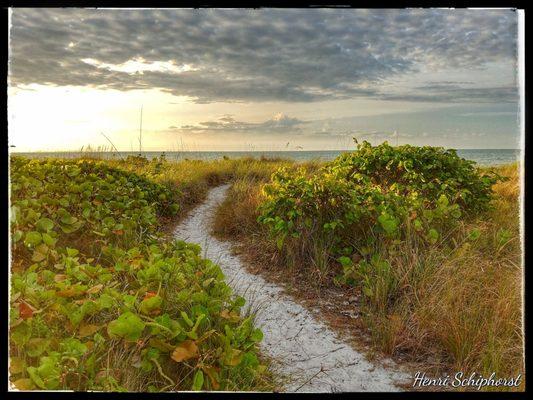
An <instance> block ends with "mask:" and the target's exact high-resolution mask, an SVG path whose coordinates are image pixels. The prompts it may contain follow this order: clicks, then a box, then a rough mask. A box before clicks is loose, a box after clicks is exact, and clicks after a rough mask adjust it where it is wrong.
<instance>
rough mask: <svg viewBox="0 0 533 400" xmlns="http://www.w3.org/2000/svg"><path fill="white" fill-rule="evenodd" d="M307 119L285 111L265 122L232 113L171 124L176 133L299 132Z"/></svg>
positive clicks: (170, 127)
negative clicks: (242, 117)
mask: <svg viewBox="0 0 533 400" xmlns="http://www.w3.org/2000/svg"><path fill="white" fill-rule="evenodd" d="M307 123H308V122H307V121H302V120H299V119H297V118H292V117H288V116H287V115H285V114H283V113H279V114H276V115H274V116H273V117H272V118H270V119H268V120H266V121H263V122H242V121H237V120H236V119H235V118H233V116H231V115H227V114H226V115H223V116H221V117H220V118H218V119H215V120H208V121H203V122H200V123H198V124H196V125H182V126H180V127H177V126H174V125H173V126H169V128H168V129H169V131H171V132H176V133H193V134H206V133H207V134H216V133H269V134H272V133H285V134H287V133H293V134H294V133H299V132H302V128H303V126H304V125H305V124H307Z"/></svg>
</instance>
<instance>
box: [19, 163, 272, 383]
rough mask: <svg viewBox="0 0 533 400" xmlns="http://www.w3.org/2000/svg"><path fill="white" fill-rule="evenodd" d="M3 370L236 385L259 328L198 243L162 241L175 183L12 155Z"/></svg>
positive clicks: (28, 375)
mask: <svg viewBox="0 0 533 400" xmlns="http://www.w3.org/2000/svg"><path fill="white" fill-rule="evenodd" d="M10 167H11V171H10V172H11V210H10V211H11V219H10V222H11V223H10V229H11V245H12V254H11V255H12V265H11V288H10V290H11V293H10V315H9V317H10V321H9V327H10V334H9V344H10V347H9V356H10V379H11V382H12V383H13V384H14V385H15V386H16V387H17V388H19V389H24V390H27V389H45V390H46V389H53V390H56V389H71V390H112V391H123V390H139V391H161V390H191V389H192V390H236V389H242V390H245V389H247V388H250V387H253V386H254V380H256V379H257V378H258V377H260V376H261V375H262V374H263V371H264V370H265V366H264V365H263V364H261V362H260V360H259V358H258V351H257V343H258V342H259V341H261V339H262V333H261V331H260V330H259V329H257V328H255V327H254V326H253V323H252V320H251V318H252V317H251V316H250V317H245V316H243V315H242V314H241V312H240V310H241V307H242V306H243V305H244V299H242V298H241V297H235V296H234V295H233V294H232V291H231V288H230V287H229V286H227V284H226V283H225V282H224V276H223V274H222V271H221V270H220V268H219V267H218V266H217V265H215V264H214V263H212V262H211V261H209V260H206V259H204V258H202V257H201V255H200V247H199V246H197V245H194V244H188V243H185V242H176V241H170V240H167V239H166V238H165V237H163V236H162V235H160V234H159V233H158V229H157V228H158V224H159V217H163V216H172V215H174V214H176V212H178V210H179V206H178V205H177V204H175V203H174V202H173V201H174V199H175V198H176V196H177V194H178V193H177V192H176V191H175V190H174V189H172V188H171V187H166V186H163V185H160V184H156V183H154V182H152V181H150V180H148V179H146V178H145V177H142V176H138V175H136V174H135V173H132V172H125V171H122V170H120V169H116V168H112V167H110V166H108V165H106V163H105V162H95V161H83V160H80V161H78V160H59V159H57V160H54V159H48V160H28V159H25V158H20V157H13V158H12V159H11V165H10Z"/></svg>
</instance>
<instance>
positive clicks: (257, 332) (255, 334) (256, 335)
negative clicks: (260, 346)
mask: <svg viewBox="0 0 533 400" xmlns="http://www.w3.org/2000/svg"><path fill="white" fill-rule="evenodd" d="M250 340H251V341H252V342H260V341H261V340H263V332H262V331H261V329H259V328H256V329H254V330H253V331H252V334H251V335H250Z"/></svg>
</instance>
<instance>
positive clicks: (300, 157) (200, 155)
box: [11, 149, 521, 165]
mask: <svg viewBox="0 0 533 400" xmlns="http://www.w3.org/2000/svg"><path fill="white" fill-rule="evenodd" d="M456 150H457V155H458V156H459V157H462V158H465V159H467V160H472V161H475V162H476V163H477V164H479V165H501V164H509V163H514V162H517V161H520V153H521V150H520V149H456ZM350 151H353V150H311V151H305V150H298V151H294V150H277V151H143V152H142V155H143V156H145V157H146V158H148V159H153V158H157V157H160V156H161V155H164V156H165V157H166V159H167V160H185V159H188V160H216V159H221V158H224V157H228V158H242V157H253V158H261V157H267V158H288V159H294V160H296V161H310V160H320V161H331V160H333V159H335V158H336V157H338V156H339V155H340V154H343V153H348V152H350ZM92 153H94V155H98V156H100V157H102V158H105V159H113V158H125V157H127V156H130V155H138V154H139V152H138V151H119V152H117V151H93V152H92ZM11 154H12V155H17V156H25V157H32V158H48V157H60V158H78V157H80V156H83V155H85V156H86V155H89V154H91V152H86V151H84V152H82V151H39V152H14V151H12V152H11Z"/></svg>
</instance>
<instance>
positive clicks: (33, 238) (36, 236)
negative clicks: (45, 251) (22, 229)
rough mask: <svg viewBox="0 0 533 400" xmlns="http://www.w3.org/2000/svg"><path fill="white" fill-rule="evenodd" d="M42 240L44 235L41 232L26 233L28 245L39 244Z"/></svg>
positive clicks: (25, 241) (25, 240)
mask: <svg viewBox="0 0 533 400" xmlns="http://www.w3.org/2000/svg"><path fill="white" fill-rule="evenodd" d="M41 241H42V236H41V234H40V233H39V232H36V231H31V232H28V233H26V238H25V239H24V243H25V244H26V245H27V246H34V247H35V246H37V245H38V244H39V243H41Z"/></svg>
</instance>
